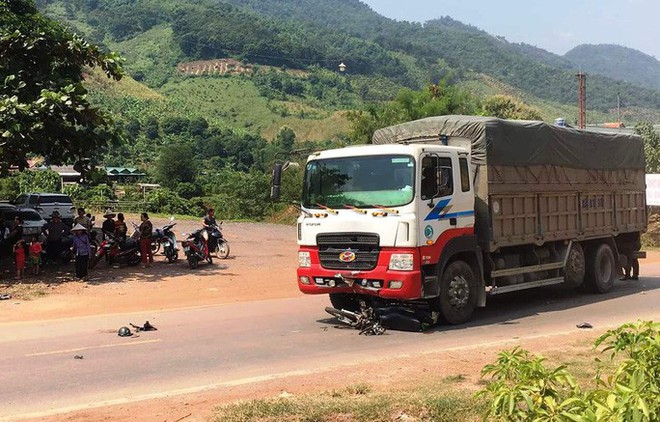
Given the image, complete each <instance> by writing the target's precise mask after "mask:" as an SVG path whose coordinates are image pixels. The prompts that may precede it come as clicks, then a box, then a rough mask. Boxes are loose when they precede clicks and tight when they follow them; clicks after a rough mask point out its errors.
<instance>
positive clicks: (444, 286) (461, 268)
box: [438, 261, 477, 324]
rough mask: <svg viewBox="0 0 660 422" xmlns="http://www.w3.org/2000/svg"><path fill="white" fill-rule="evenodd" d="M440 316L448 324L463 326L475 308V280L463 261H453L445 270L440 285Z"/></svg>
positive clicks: (470, 269)
mask: <svg viewBox="0 0 660 422" xmlns="http://www.w3.org/2000/svg"><path fill="white" fill-rule="evenodd" d="M438 301H439V305H440V316H441V318H442V320H443V321H444V322H446V323H448V324H463V323H464V322H467V321H469V320H470V318H471V317H472V313H473V312H474V310H475V309H476V307H477V280H476V277H475V275H474V272H473V271H472V268H470V266H469V265H468V264H467V263H465V262H464V261H454V262H452V263H451V264H449V265H448V266H447V268H445V271H444V273H443V274H442V281H441V284H440V297H439V298H438Z"/></svg>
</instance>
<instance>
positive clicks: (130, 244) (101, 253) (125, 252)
mask: <svg viewBox="0 0 660 422" xmlns="http://www.w3.org/2000/svg"><path fill="white" fill-rule="evenodd" d="M139 239H140V232H139V231H138V230H134V231H133V234H131V237H129V238H128V239H126V240H123V239H121V238H119V237H116V236H115V235H113V234H110V233H107V232H105V240H103V241H102V242H101V244H100V245H99V247H98V249H97V250H96V253H95V254H94V257H93V258H92V259H91V261H90V264H89V268H94V267H96V264H98V263H99V261H100V260H101V259H103V258H105V262H106V264H107V265H112V264H120V265H121V264H125V265H137V264H139V263H140V261H141V260H142V258H141V256H140V243H139Z"/></svg>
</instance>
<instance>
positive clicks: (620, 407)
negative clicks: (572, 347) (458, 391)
mask: <svg viewBox="0 0 660 422" xmlns="http://www.w3.org/2000/svg"><path fill="white" fill-rule="evenodd" d="M600 346H605V347H604V349H603V350H602V352H603V353H606V352H609V353H610V355H609V360H610V361H612V360H613V359H615V358H618V359H620V361H619V360H616V362H618V367H617V368H616V369H615V370H614V372H613V373H612V374H609V375H603V374H602V373H601V370H600V369H599V371H598V373H597V375H596V381H597V386H596V388H595V389H593V390H582V389H581V388H580V387H579V386H578V384H577V383H576V381H575V378H574V377H573V376H572V375H571V373H570V372H569V371H568V370H567V368H566V367H565V366H563V365H562V366H558V367H556V368H554V369H549V368H547V367H546V366H545V365H544V364H543V362H544V359H543V358H540V357H535V356H532V355H530V354H529V353H528V352H527V351H526V350H522V349H519V348H515V349H513V350H512V351H504V352H501V353H500V354H499V358H498V359H497V362H495V363H494V364H491V365H487V366H486V367H484V369H483V371H482V375H484V376H486V375H489V376H491V379H492V381H491V382H490V383H489V384H488V386H487V387H486V388H485V389H484V390H482V391H480V392H479V393H477V396H478V397H485V398H487V399H489V401H490V403H491V404H490V407H489V408H488V411H487V416H486V417H492V418H494V419H496V420H503V421H510V420H525V421H574V422H595V421H649V422H650V421H657V420H660V323H655V322H637V323H634V324H625V325H622V326H621V327H619V328H617V329H615V330H610V331H608V332H607V333H605V334H603V335H602V336H600V337H599V338H598V339H597V340H596V342H595V347H596V348H597V347H600ZM596 362H597V363H599V364H600V363H601V361H600V360H599V359H596Z"/></svg>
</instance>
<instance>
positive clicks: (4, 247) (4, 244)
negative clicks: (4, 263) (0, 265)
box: [0, 216, 10, 258]
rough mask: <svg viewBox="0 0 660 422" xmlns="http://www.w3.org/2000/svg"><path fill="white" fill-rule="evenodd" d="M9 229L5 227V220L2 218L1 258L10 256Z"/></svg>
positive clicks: (0, 227) (0, 233)
mask: <svg viewBox="0 0 660 422" xmlns="http://www.w3.org/2000/svg"><path fill="white" fill-rule="evenodd" d="M9 233H10V230H9V227H7V226H6V225H5V219H4V218H2V216H0V258H2V256H3V255H4V254H5V253H6V254H7V255H9V252H10V248H9Z"/></svg>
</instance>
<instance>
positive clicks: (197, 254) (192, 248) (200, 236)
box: [182, 229, 213, 268]
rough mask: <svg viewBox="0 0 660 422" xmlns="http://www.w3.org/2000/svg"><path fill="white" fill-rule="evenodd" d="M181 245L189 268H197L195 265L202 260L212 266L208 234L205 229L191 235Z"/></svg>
mask: <svg viewBox="0 0 660 422" xmlns="http://www.w3.org/2000/svg"><path fill="white" fill-rule="evenodd" d="M182 245H183V252H185V254H186V259H187V260H188V265H190V268H197V265H198V264H199V263H200V262H201V261H204V260H206V262H208V263H209V264H213V258H211V251H210V250H209V234H208V231H207V230H206V229H200V230H197V231H195V232H193V233H191V234H190V235H189V236H188V238H187V239H186V240H184V241H183V242H182Z"/></svg>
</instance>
